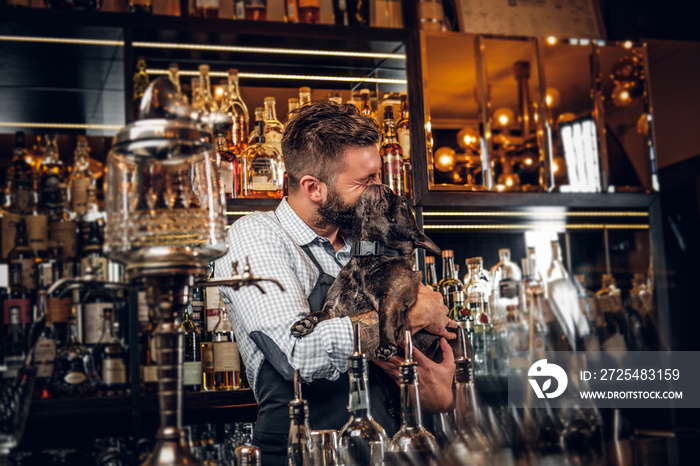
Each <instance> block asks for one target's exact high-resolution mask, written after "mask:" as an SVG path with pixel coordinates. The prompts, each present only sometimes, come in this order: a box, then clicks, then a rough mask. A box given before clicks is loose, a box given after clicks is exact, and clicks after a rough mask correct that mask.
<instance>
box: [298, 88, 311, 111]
mask: <svg viewBox="0 0 700 466" xmlns="http://www.w3.org/2000/svg"><path fill="white" fill-rule="evenodd" d="M310 103H311V88H310V87H306V86H304V87H300V88H299V106H300V107H303V106H304V105H308V104H310Z"/></svg>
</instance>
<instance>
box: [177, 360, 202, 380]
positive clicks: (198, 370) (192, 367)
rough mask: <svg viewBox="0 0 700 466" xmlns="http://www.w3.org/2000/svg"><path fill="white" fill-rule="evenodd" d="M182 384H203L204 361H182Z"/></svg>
mask: <svg viewBox="0 0 700 466" xmlns="http://www.w3.org/2000/svg"><path fill="white" fill-rule="evenodd" d="M182 384H183V385H201V384H202V362H201V361H186V362H183V363H182Z"/></svg>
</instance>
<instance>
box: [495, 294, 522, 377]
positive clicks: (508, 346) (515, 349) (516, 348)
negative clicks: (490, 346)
mask: <svg viewBox="0 0 700 466" xmlns="http://www.w3.org/2000/svg"><path fill="white" fill-rule="evenodd" d="M529 342H530V336H529V333H528V326H527V323H526V322H524V320H523V318H522V315H521V314H520V309H519V308H518V307H517V306H515V305H513V304H511V305H509V306H508V307H507V308H506V321H505V334H504V335H503V336H502V337H501V338H500V339H499V340H498V343H499V345H500V348H499V350H497V351H496V356H497V357H498V358H500V359H501V360H502V361H503V363H502V364H501V365H499V367H500V368H501V371H500V372H499V375H506V376H507V375H508V372H509V371H511V370H514V371H518V372H520V373H524V374H525V373H527V370H528V368H529V367H530V363H529V362H528V361H529Z"/></svg>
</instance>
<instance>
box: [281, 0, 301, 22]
mask: <svg viewBox="0 0 700 466" xmlns="http://www.w3.org/2000/svg"><path fill="white" fill-rule="evenodd" d="M284 3H285V9H284V21H285V22H287V23H298V22H299V0H285V2H284Z"/></svg>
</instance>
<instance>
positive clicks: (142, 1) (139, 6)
mask: <svg viewBox="0 0 700 466" xmlns="http://www.w3.org/2000/svg"><path fill="white" fill-rule="evenodd" d="M129 13H141V14H143V13H146V14H152V13H153V3H152V0H129Z"/></svg>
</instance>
